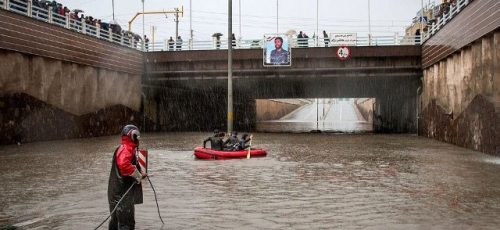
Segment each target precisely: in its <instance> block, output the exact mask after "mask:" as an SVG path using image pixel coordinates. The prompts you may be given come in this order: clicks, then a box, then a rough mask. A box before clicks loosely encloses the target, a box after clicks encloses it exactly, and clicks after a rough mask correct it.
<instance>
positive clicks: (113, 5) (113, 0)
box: [111, 0, 115, 23]
mask: <svg viewBox="0 0 500 230" xmlns="http://www.w3.org/2000/svg"><path fill="white" fill-rule="evenodd" d="M111 5H112V6H111V7H112V8H113V23H114V22H115V0H111Z"/></svg>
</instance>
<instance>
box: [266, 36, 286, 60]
mask: <svg viewBox="0 0 500 230" xmlns="http://www.w3.org/2000/svg"><path fill="white" fill-rule="evenodd" d="M264 42H265V43H264V55H263V59H264V61H263V63H264V66H275V67H276V66H290V65H291V64H292V52H291V48H290V43H289V41H288V38H287V37H286V36H284V35H283V36H282V35H264Z"/></svg>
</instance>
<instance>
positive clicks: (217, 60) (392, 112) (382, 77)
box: [144, 46, 422, 133]
mask: <svg viewBox="0 0 500 230" xmlns="http://www.w3.org/2000/svg"><path fill="white" fill-rule="evenodd" d="M351 53H352V55H351V57H350V59H349V60H346V61H341V60H340V59H338V58H337V56H336V47H328V48H294V49H292V54H293V60H292V63H293V65H292V66H291V67H271V68H269V67H263V65H262V50H261V49H257V50H252V49H247V50H235V51H234V55H233V56H234V60H233V66H234V72H233V76H234V78H235V80H234V82H233V84H234V94H235V95H236V97H237V99H238V100H239V102H238V103H237V104H238V105H237V107H236V109H235V113H236V117H235V121H236V124H239V125H240V126H239V127H238V128H240V129H253V127H254V123H255V122H254V121H255V117H254V115H253V114H254V112H253V110H249V108H252V107H254V102H253V101H252V100H253V99H266V98H318V97H319V98H361V97H372V98H377V106H376V111H375V114H376V116H375V118H376V119H375V121H374V126H375V127H374V130H375V131H376V132H396V133H415V132H416V95H417V89H418V87H419V86H420V81H419V78H420V77H421V75H422V70H421V62H420V53H421V51H420V47H419V46H373V47H351ZM145 59H146V70H145V71H146V72H145V79H144V87H145V88H144V91H145V93H146V95H147V96H148V97H149V98H152V99H153V100H148V101H149V102H152V103H153V104H154V105H150V108H151V106H152V107H155V108H154V109H151V110H150V111H163V113H161V112H160V114H156V113H155V112H152V113H151V114H150V116H151V117H153V118H154V119H153V120H156V121H157V123H159V124H162V123H163V124H171V123H181V124H188V125H189V126H191V125H193V124H191V121H190V120H192V119H194V120H199V121H203V120H205V118H203V116H206V114H207V113H216V114H217V116H216V117H212V119H216V120H217V122H216V124H224V119H225V115H224V113H225V109H222V110H221V109H216V108H215V107H212V105H213V104H218V105H220V108H225V105H226V101H225V100H224V99H223V98H225V95H226V85H227V51H224V50H206V51H183V52H149V53H147V54H146V57H145ZM193 94H196V95H198V96H197V97H196V98H197V99H196V100H195V102H190V101H179V100H178V98H186V97H187V98H189V97H191V96H192V95H193ZM206 95H208V96H206ZM215 95H216V96H215ZM162 101H163V102H162ZM167 102H168V105H167V104H166V103H167ZM155 103H156V104H155ZM176 103H181V104H179V105H176ZM185 103H187V104H189V103H194V104H197V106H196V109H195V110H193V111H190V112H189V111H188V112H187V113H188V114H191V113H193V114H194V115H193V114H192V115H190V116H189V118H188V117H186V119H187V120H181V121H179V122H176V121H174V120H171V119H170V118H169V117H176V118H179V116H176V115H175V114H174V113H175V111H178V110H177V109H174V107H175V106H179V108H182V110H185V109H188V108H191V107H190V106H189V105H183V104H185ZM239 106H241V107H239ZM167 108H169V109H167ZM199 109H201V110H202V111H204V113H202V114H201V115H200V116H199V117H197V115H196V114H197V113H196V111H197V110H199ZM188 110H189V109H188ZM168 111H171V112H172V113H170V112H168ZM242 121H247V122H246V123H241V122H242ZM200 123H202V124H207V126H205V127H198V128H199V129H202V130H205V129H210V127H213V126H215V124H210V123H209V122H208V123H207V122H200ZM197 126H199V125H197ZM195 127H196V126H195ZM179 128H180V129H189V127H182V128H181V127H179Z"/></svg>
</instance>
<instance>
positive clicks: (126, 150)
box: [116, 136, 137, 176]
mask: <svg viewBox="0 0 500 230" xmlns="http://www.w3.org/2000/svg"><path fill="white" fill-rule="evenodd" d="M136 148H137V144H136V143H134V142H133V141H132V140H131V139H130V137H127V136H122V144H121V145H120V147H119V148H118V151H116V164H117V165H118V169H119V170H120V174H121V175H122V176H130V175H132V173H133V172H134V171H135V170H136V169H137V167H136V166H135V165H133V164H132V162H133V161H136V160H135V150H136ZM134 163H135V162H134Z"/></svg>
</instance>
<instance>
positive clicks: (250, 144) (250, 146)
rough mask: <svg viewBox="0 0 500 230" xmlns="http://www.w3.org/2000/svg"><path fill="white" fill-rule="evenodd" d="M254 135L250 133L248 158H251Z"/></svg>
mask: <svg viewBox="0 0 500 230" xmlns="http://www.w3.org/2000/svg"><path fill="white" fill-rule="evenodd" d="M252 137H253V135H250V143H249V144H248V152H247V159H250V150H251V149H252Z"/></svg>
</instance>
